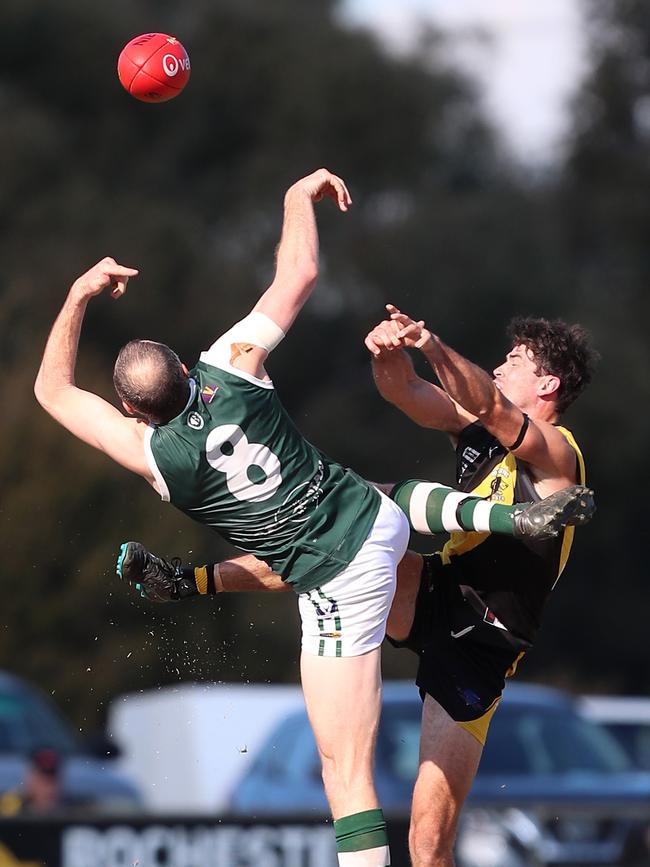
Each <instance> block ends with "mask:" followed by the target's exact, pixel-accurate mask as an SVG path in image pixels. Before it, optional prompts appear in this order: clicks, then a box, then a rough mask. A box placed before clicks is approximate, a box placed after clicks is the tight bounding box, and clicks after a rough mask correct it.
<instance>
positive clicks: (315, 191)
mask: <svg viewBox="0 0 650 867" xmlns="http://www.w3.org/2000/svg"><path fill="white" fill-rule="evenodd" d="M292 190H303V191H304V192H306V193H307V194H308V195H309V197H310V198H311V200H312V202H320V200H321V199H322V198H324V197H325V196H327V197H328V198H330V199H332V201H334V202H335V203H336V204H337V205H338V208H339V210H341V211H347V209H348V208H349V206H350V205H351V204H352V197H351V196H350V193H349V192H348V188H347V187H346V185H345V182H344V181H343V180H342V179H341V178H339V177H338V176H337V175H333V174H332V173H331V172H330V171H328V170H327V169H318V170H317V171H315V172H313V173H312V174H311V175H307V177H306V178H302V179H301V180H299V181H296V183H295V184H293V186H291V187H290V188H289V190H288V193H290V192H291V191H292Z"/></svg>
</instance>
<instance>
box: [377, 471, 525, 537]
mask: <svg viewBox="0 0 650 867" xmlns="http://www.w3.org/2000/svg"><path fill="white" fill-rule="evenodd" d="M391 497H392V499H393V500H394V501H395V502H396V503H397V505H398V506H399V507H400V509H402V511H403V512H404V514H405V515H406V517H407V518H408V520H409V524H410V525H411V527H412V528H413V529H414V530H415V531H416V532H418V533H425V534H432V533H444V532H447V533H451V532H453V531H454V530H468V531H476V532H478V533H501V534H503V535H506V536H514V523H513V520H512V517H513V515H514V514H515V512H517V511H521V506H520V505H518V506H504V505H503V504H502V503H491V502H490V501H489V500H484V499H482V498H481V497H473V496H471V495H468V494H463V493H461V492H460V491H455V490H454V489H453V488H448V487H446V486H445V485H440V484H438V483H437V482H424V481H421V480H420V479H408V480H407V481H405V482H399V484H397V485H395V487H394V488H393V490H392V492H391Z"/></svg>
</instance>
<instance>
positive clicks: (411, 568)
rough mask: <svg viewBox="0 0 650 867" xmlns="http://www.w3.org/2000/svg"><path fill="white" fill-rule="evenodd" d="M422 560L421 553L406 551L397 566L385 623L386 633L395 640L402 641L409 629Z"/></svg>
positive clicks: (411, 622)
mask: <svg viewBox="0 0 650 867" xmlns="http://www.w3.org/2000/svg"><path fill="white" fill-rule="evenodd" d="M422 562H423V561H422V555H421V554H416V553H415V551H407V552H406V554H404V556H403V557H402V559H401V561H400V564H399V566H398V567H397V589H396V591H395V596H394V597H393V604H392V605H391V607H390V613H389V614H388V621H387V623H386V633H387V635H390V637H391V638H393V639H394V640H395V641H404V640H405V639H406V638H407V637H408V634H409V632H410V631H411V626H412V625H413V618H414V616H415V603H416V600H417V597H418V591H419V589H420V580H421V577H422Z"/></svg>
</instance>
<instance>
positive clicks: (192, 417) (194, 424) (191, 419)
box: [187, 412, 204, 430]
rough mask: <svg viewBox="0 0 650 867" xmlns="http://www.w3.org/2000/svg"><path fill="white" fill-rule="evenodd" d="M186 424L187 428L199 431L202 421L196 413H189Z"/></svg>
mask: <svg viewBox="0 0 650 867" xmlns="http://www.w3.org/2000/svg"><path fill="white" fill-rule="evenodd" d="M187 424H188V426H189V427H191V428H194V430H201V428H202V427H203V425H204V421H203V419H202V418H201V416H200V415H199V414H198V412H191V413H190V414H189V415H188V417H187Z"/></svg>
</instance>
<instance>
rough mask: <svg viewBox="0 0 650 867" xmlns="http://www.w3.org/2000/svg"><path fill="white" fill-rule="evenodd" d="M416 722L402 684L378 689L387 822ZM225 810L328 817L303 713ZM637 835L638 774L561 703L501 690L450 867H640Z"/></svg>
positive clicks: (414, 703)
mask: <svg viewBox="0 0 650 867" xmlns="http://www.w3.org/2000/svg"><path fill="white" fill-rule="evenodd" d="M420 715H421V703H420V701H419V698H418V695H417V691H416V690H415V688H414V687H413V685H412V684H410V683H408V684H403V683H387V684H385V690H384V703H383V710H382V717H381V722H380V728H379V734H378V740H377V756H376V772H375V779H376V785H377V791H378V795H379V800H380V802H381V804H382V806H383V808H384V810H385V812H386V813H387V814H390V813H401V814H405V813H408V811H409V809H410V797H411V791H412V787H413V781H414V780H415V776H416V772H417V766H418V741H419V730H420ZM230 807H231V809H232V811H233V812H235V813H239V814H245V815H246V816H248V817H255V816H256V817H263V816H264V815H267V816H268V815H279V814H283V813H284V814H289V813H290V814H293V815H295V814H303V815H304V814H307V813H321V814H325V815H326V814H327V813H328V807H327V803H326V800H325V795H324V792H323V787H322V783H321V777H320V766H319V761H318V756H317V753H316V746H315V743H314V739H313V736H312V733H311V729H310V727H309V723H308V721H307V716H306V714H305V713H304V712H303V711H300V712H297V713H292V714H290V715H289V716H288V717H287V718H286V719H284V720H282V721H281V722H280V723H279V724H278V726H277V727H276V728H275V729H274V731H273V732H272V734H271V735H270V736H269V737H268V738H267V740H266V742H265V743H264V745H263V746H262V748H261V749H260V750H259V752H258V754H257V757H256V759H255V760H254V762H253V765H252V766H251V768H250V770H249V772H248V773H247V774H246V776H245V777H244V778H242V779H241V780H240V782H239V783H238V784H237V786H236V787H235V789H234V790H233V792H232V796H231V801H230ZM649 830H650V774H648V773H644V772H641V771H638V770H635V769H634V768H633V766H632V763H631V762H630V760H629V759H628V757H627V756H626V754H625V752H624V751H623V749H622V748H621V747H620V746H619V744H618V743H617V741H616V740H615V739H614V738H613V737H612V736H611V735H610V734H609V733H608V732H607V731H606V730H604V729H603V728H601V727H600V726H598V725H597V724H596V723H593V722H591V721H590V720H588V719H586V718H585V717H583V716H582V715H581V714H580V713H579V712H578V710H577V708H576V704H575V702H574V700H573V699H572V698H571V697H569V696H568V695H566V694H564V693H562V692H559V691H557V690H553V689H549V688H545V687H541V686H534V685H528V684H517V683H510V684H508V687H507V689H506V691H505V694H504V698H503V700H502V703H501V706H500V708H499V710H498V712H497V713H496V715H495V717H494V719H493V721H492V724H491V726H490V735H489V737H488V740H487V744H486V747H485V750H484V753H483V758H482V761H481V765H480V767H479V771H478V774H477V777H476V780H475V783H474V786H473V788H472V791H471V793H470V797H469V799H468V802H467V805H466V807H465V810H464V811H463V816H462V820H461V827H460V830H459V835H458V844H457V853H456V857H457V863H458V865H459V867H526V865H536V867H541V865H556V867H559V865H563V867H567V865H580V867H590V865H610V867H611V865H622V864H626V865H630V867H631V865H634V867H645V865H650V835H649Z"/></svg>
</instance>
